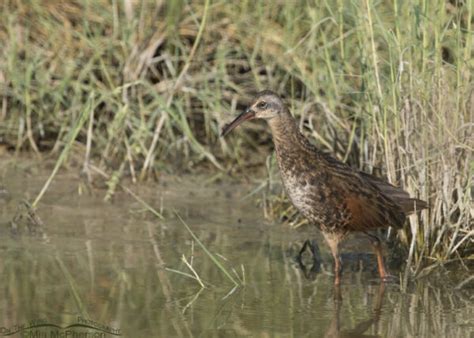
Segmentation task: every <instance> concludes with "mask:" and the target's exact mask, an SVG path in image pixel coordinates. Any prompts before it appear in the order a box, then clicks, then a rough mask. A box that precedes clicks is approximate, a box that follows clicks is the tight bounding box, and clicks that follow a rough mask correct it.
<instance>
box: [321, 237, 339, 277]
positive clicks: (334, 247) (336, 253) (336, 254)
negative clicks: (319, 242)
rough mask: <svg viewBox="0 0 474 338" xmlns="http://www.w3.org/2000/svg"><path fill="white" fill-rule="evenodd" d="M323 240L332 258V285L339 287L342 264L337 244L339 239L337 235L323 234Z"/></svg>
mask: <svg viewBox="0 0 474 338" xmlns="http://www.w3.org/2000/svg"><path fill="white" fill-rule="evenodd" d="M323 235H324V238H325V239H326V242H327V243H328V245H329V248H330V249H331V253H332V256H333V257H334V285H337V286H339V285H340V284H341V275H342V262H341V256H340V254H339V243H340V241H341V237H340V236H338V235H337V234H333V233H327V232H323Z"/></svg>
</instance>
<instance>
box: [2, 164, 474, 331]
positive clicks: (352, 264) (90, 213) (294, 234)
mask: <svg viewBox="0 0 474 338" xmlns="http://www.w3.org/2000/svg"><path fill="white" fill-rule="evenodd" d="M47 174H48V172H46V171H38V170H37V169H34V167H28V166H22V167H14V168H9V169H3V170H2V171H1V172H0V185H3V190H4V191H7V192H8V194H7V193H2V194H0V225H1V227H2V229H1V231H0V234H1V236H2V241H1V242H0V255H1V257H2V258H1V261H0V269H1V281H2V283H1V284H0V292H1V293H0V294H1V295H2V297H0V314H1V316H0V336H1V335H7V334H9V333H11V332H15V329H16V331H18V332H19V333H17V334H15V335H12V336H13V337H16V336H18V337H20V336H24V337H33V336H35V334H36V337H43V336H42V334H44V337H50V334H51V332H65V330H75V332H89V333H90V334H91V335H90V337H92V336H93V335H92V334H96V336H97V337H99V336H100V335H97V334H101V333H102V332H104V331H100V330H95V329H89V331H85V329H84V328H83V327H75V328H69V329H67V328H66V329H58V328H54V327H52V326H51V325H49V324H54V325H59V326H61V327H65V326H67V325H70V324H74V323H77V322H80V321H81V320H82V323H85V322H86V321H85V320H86V319H87V318H88V320H89V322H87V323H88V324H90V325H92V326H95V327H101V328H102V329H104V325H107V326H109V328H106V330H108V332H111V333H107V334H104V335H103V336H105V337H114V336H115V335H114V334H121V336H122V337H181V336H184V337H194V336H202V337H221V336H226V337H227V336H244V337H377V336H380V337H471V338H472V337H473V336H474V319H473V318H474V296H473V290H474V285H473V282H472V280H471V282H468V283H466V284H465V285H462V287H460V283H461V282H462V281H463V280H465V279H466V277H468V276H469V274H468V272H466V271H464V270H462V269H458V270H455V271H448V270H442V271H440V272H438V273H436V274H433V275H432V276H430V277H429V278H425V279H424V280H420V281H416V282H414V283H412V285H411V286H410V287H409V288H408V291H407V292H406V293H402V292H400V289H399V287H398V286H397V285H395V284H389V285H387V286H385V287H383V286H381V285H380V284H379V283H378V281H377V278H376V277H377V275H376V272H375V271H374V269H373V267H372V266H373V264H372V263H374V260H373V257H372V255H371V254H370V250H368V245H367V243H366V242H364V241H363V240H360V239H357V238H356V239H354V240H352V241H350V243H348V244H347V245H346V250H349V251H351V252H354V254H350V255H346V256H345V262H344V264H345V266H346V268H345V271H344V278H343V285H342V288H341V293H342V296H343V301H342V303H338V302H335V301H334V300H333V293H334V290H333V286H332V276H331V275H330V273H329V272H327V271H328V270H329V269H330V266H331V260H330V256H329V254H328V252H327V249H326V247H325V246H324V245H323V244H322V241H321V240H320V236H319V234H318V233H317V232H311V233H310V234H309V233H308V232H305V231H295V230H291V229H288V228H287V227H286V226H282V225H278V224H272V223H269V222H268V221H266V220H264V219H263V217H262V212H261V209H260V208H258V207H257V206H256V202H255V200H253V199H251V198H249V199H244V200H243V199H242V197H243V196H245V195H246V194H248V193H249V191H251V189H252V188H253V187H254V186H252V185H248V186H245V185H236V184H231V183H226V184H206V183H204V182H205V179H196V178H194V179H191V178H185V179H179V178H164V179H163V180H162V183H160V184H155V183H153V184H150V185H149V187H143V186H142V187H133V189H134V191H135V192H136V193H137V194H138V195H139V196H140V197H141V198H143V199H144V200H145V201H147V202H148V203H149V204H150V205H152V206H154V207H155V208H157V209H160V208H161V209H162V210H164V212H165V216H166V217H165V219H164V220H160V219H158V218H156V217H155V216H153V215H151V214H150V213H149V212H147V211H146V210H145V209H144V207H143V206H142V205H140V204H139V203H138V202H137V201H136V200H134V199H133V198H131V197H130V196H129V195H127V194H126V193H123V192H120V193H118V194H116V195H115V197H114V198H113V200H112V202H109V203H105V202H104V201H103V198H104V196H105V191H104V190H94V189H93V190H90V191H89V190H87V189H85V188H84V186H83V185H82V184H81V183H80V182H81V181H80V180H78V178H77V175H75V174H61V175H59V176H58V177H57V178H56V179H55V180H54V182H53V184H52V186H51V187H50V189H49V190H48V192H47V193H46V195H45V197H44V199H43V200H42V201H41V203H40V205H39V207H38V215H39V216H40V218H41V219H42V221H43V223H44V225H43V227H42V229H43V231H44V233H41V232H37V233H36V234H31V233H30V232H29V231H28V229H27V228H25V227H20V228H19V229H18V231H17V233H15V234H12V233H11V231H10V230H9V221H10V220H11V219H12V218H13V216H14V215H15V213H16V212H17V208H18V205H19V201H21V200H22V199H24V198H26V199H28V200H30V201H31V200H33V199H34V197H35V196H36V194H37V193H38V192H39V190H40V188H41V186H42V184H43V183H44V181H45V180H46V178H47ZM163 182H164V183H163ZM80 191H82V194H79V192H80ZM172 210H176V211H177V212H178V213H179V214H180V215H181V216H182V217H183V219H184V220H185V221H186V223H187V224H189V226H190V227H191V229H192V231H193V232H194V234H195V235H196V236H197V237H198V238H199V239H200V240H201V241H202V243H203V244H204V245H205V246H206V247H207V248H208V250H210V251H211V252H212V253H213V254H214V255H216V256H217V258H218V260H219V261H220V262H221V263H222V264H223V266H224V267H225V268H226V269H227V270H228V271H229V272H230V274H231V276H232V278H233V279H235V280H239V279H240V280H242V282H244V286H239V287H235V286H234V284H233V283H232V282H231V281H230V280H229V278H228V277H226V275H225V274H224V273H223V272H222V271H221V270H219V268H218V267H217V266H216V264H215V263H214V262H213V261H212V260H211V258H210V257H209V256H208V255H207V254H206V253H205V252H204V251H203V250H202V248H201V247H199V245H198V244H197V243H196V241H195V240H193V238H192V236H191V234H190V233H189V232H188V231H187V230H186V228H185V227H184V225H183V224H182V223H181V222H180V221H179V220H178V219H177V218H176V216H175V215H174V214H173V212H172ZM308 236H311V237H313V238H316V240H317V241H318V243H320V244H321V245H320V249H321V254H322V259H323V269H322V271H321V272H320V273H319V274H316V275H312V276H311V278H308V276H307V275H308V274H305V273H304V272H303V271H302V270H301V269H300V267H299V266H298V264H297V263H296V261H295V259H294V257H295V256H296V254H297V251H298V249H299V247H300V246H301V244H302V243H303V241H304V239H305V238H306V237H308ZM183 256H184V257H186V260H187V262H188V263H189V264H190V265H191V266H192V269H193V270H194V271H195V273H196V275H198V276H199V278H200V279H201V280H202V281H203V283H204V285H205V286H206V287H205V288H201V286H200V284H199V282H198V281H197V280H196V279H193V278H191V277H190V276H192V275H193V274H194V272H193V271H192V270H191V269H190V268H189V267H188V266H187V265H186V263H185V262H184V261H183V260H182V257H183ZM180 272H182V273H184V274H182V273H180ZM392 273H394V274H398V271H392ZM185 274H187V275H185ZM78 317H81V318H83V319H78ZM32 321H39V322H41V323H43V324H45V325H46V326H43V327H40V328H30V329H26V328H24V327H21V325H29V324H30V323H31V322H32ZM18 325H20V326H18ZM15 326H17V327H15ZM54 330H56V331H54ZM58 330H59V331H58ZM61 330H62V331H61Z"/></svg>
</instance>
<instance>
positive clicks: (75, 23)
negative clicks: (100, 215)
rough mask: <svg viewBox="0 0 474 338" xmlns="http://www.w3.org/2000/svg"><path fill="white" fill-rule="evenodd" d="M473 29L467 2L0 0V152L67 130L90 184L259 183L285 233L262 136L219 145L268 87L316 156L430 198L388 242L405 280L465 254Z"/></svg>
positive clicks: (285, 208)
mask: <svg viewBox="0 0 474 338" xmlns="http://www.w3.org/2000/svg"><path fill="white" fill-rule="evenodd" d="M473 30H474V27H473V2H472V1H469V0H468V1H461V0H459V1H455V0H451V1H446V0H435V1H428V0H414V1H398V0H393V1H383V0H382V1H373V0H364V1H353V0H337V1H315V2H314V3H313V2H310V1H271V2H270V1H234V2H228V1H215V0H213V1H211V0H204V1H184V0H176V1H159V0H156V1H152V0H150V1H147V0H142V1H140V0H96V1H88V0H76V1H69V0H67V1H66V0H64V1H56V0H4V1H2V3H1V4H0V43H1V46H2V48H1V51H0V53H1V57H0V144H1V148H0V150H1V151H2V152H9V153H14V154H15V155H19V154H23V153H26V154H28V156H33V157H36V158H38V160H41V159H44V158H48V157H53V158H56V157H57V156H58V154H59V152H60V151H61V150H63V148H64V146H65V144H67V141H66V140H67V138H68V135H69V136H70V135H72V134H71V133H70V131H71V130H72V129H73V130H76V132H77V137H75V142H74V143H73V144H72V147H71V149H68V155H69V157H68V159H69V161H68V162H67V163H69V164H71V165H80V166H83V167H84V169H85V172H86V173H89V171H88V170H87V168H88V166H90V165H94V166H95V167H97V168H100V170H102V171H103V172H106V173H109V174H110V175H111V176H110V177H112V178H111V179H110V180H112V179H114V180H119V179H120V178H122V177H131V178H132V180H133V181H134V182H137V181H144V180H146V179H151V178H156V177H157V176H158V175H159V174H160V173H161V172H171V173H176V172H179V173H189V172H195V171H205V172H207V173H209V174H212V175H216V174H217V175H221V177H227V174H231V175H234V176H239V177H242V176H244V177H247V176H248V175H250V174H252V175H253V174H255V175H256V176H255V177H256V180H257V181H258V182H260V185H259V187H260V190H258V189H257V190H256V191H258V192H260V191H261V192H263V195H260V194H259V195H260V196H264V198H263V201H262V205H263V209H264V212H265V214H266V215H267V216H269V217H274V218H279V219H283V218H287V219H290V220H293V221H294V223H299V222H298V220H295V219H294V217H295V216H294V215H295V213H294V210H293V209H291V208H290V209H289V205H288V204H287V202H286V200H284V199H283V198H282V195H281V194H280V193H278V190H277V192H275V191H274V190H273V189H272V187H273V186H274V180H275V179H276V175H277V173H276V170H275V165H274V158H273V157H272V155H270V154H271V151H270V150H271V149H272V143H271V135H270V133H269V132H268V131H266V128H265V125H264V124H263V123H258V122H255V123H249V124H248V125H246V126H245V127H243V128H239V130H238V131H237V132H236V133H233V135H231V136H230V137H229V138H226V139H222V138H219V131H220V129H221V128H222V126H223V125H224V124H225V123H226V122H228V121H229V120H230V119H231V118H232V117H233V116H234V115H235V114H236V113H237V112H238V111H240V110H241V109H243V108H244V107H245V105H246V104H247V103H248V102H249V100H250V99H251V97H252V95H253V94H254V93H256V92H257V91H259V90H262V89H267V88H268V89H272V90H274V91H277V92H278V93H280V94H282V95H283V96H284V97H285V99H286V100H287V102H288V104H289V106H290V109H291V111H292V113H293V114H294V115H295V116H297V117H298V118H299V119H300V120H299V121H300V127H301V130H302V131H303V132H304V133H305V134H306V135H307V136H308V137H309V138H310V139H311V140H312V141H314V142H315V143H316V144H317V145H318V146H319V147H320V148H322V149H324V150H326V151H328V152H330V153H332V154H334V155H335V156H336V157H338V158H339V159H341V160H344V161H346V162H348V163H349V164H350V165H352V166H353V167H355V168H359V169H361V170H364V171H367V172H370V173H375V174H377V175H379V176H382V177H385V178H386V179H388V180H389V181H390V182H392V183H394V184H397V185H401V186H403V187H404V188H405V189H406V190H407V191H409V192H410V194H412V195H413V196H417V197H419V198H422V199H425V200H428V201H429V203H430V206H431V208H430V210H429V211H425V212H423V213H422V215H421V217H419V218H417V217H414V218H411V219H410V222H409V224H408V225H407V227H406V230H405V231H403V232H402V233H401V234H400V235H401V238H402V240H403V241H404V242H405V243H406V247H407V248H409V259H408V263H409V265H412V266H413V270H414V271H418V269H419V268H420V266H422V265H426V264H422V263H423V262H429V263H433V262H436V263H435V264H438V262H446V261H449V260H456V259H458V258H459V257H465V258H467V261H469V260H470V261H472V259H473V258H474V252H473V242H474V229H473V226H472V217H473V210H472V198H473V188H472V181H473V169H474V162H473V159H472V150H473V147H474V137H473V112H474V84H473V75H472V70H473V68H474V57H473V40H474V34H473ZM259 168H260V169H259ZM262 169H267V170H266V171H263V170H262ZM109 183H110V182H109ZM257 185H258V183H256V186H257ZM110 186H114V185H113V184H109V187H110ZM421 257H424V258H427V259H426V260H422V259H420V258H421Z"/></svg>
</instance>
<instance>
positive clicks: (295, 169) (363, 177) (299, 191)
mask: <svg viewBox="0 0 474 338" xmlns="http://www.w3.org/2000/svg"><path fill="white" fill-rule="evenodd" d="M251 119H264V120H266V121H267V123H268V125H269V126H270V129H271V131H272V136H273V142H274V144H275V150H276V155H277V160H278V166H279V168H280V173H281V177H282V181H283V185H284V187H285V190H286V193H287V194H288V196H289V197H290V199H291V202H292V203H293V205H294V206H295V207H296V208H297V209H298V210H299V211H300V212H301V213H302V214H303V216H305V217H306V218H307V219H308V220H309V221H310V222H311V223H313V224H314V225H316V226H318V227H319V229H320V230H321V232H322V234H323V235H324V238H325V240H326V242H327V243H328V245H329V248H330V249H331V253H332V255H333V257H334V261H335V264H334V271H335V278H334V284H336V285H339V284H340V282H341V272H342V263H341V260H340V254H339V251H340V250H339V246H340V243H341V241H342V240H343V239H344V237H345V236H346V235H347V234H348V233H350V232H354V231H360V232H362V233H365V234H366V235H367V236H368V237H369V238H370V241H371V244H372V246H373V248H374V251H375V254H376V256H377V265H378V272H379V275H380V278H381V279H382V281H385V280H386V279H387V278H388V274H387V270H386V269H385V265H384V262H383V255H382V245H381V243H380V240H379V239H378V237H377V236H375V235H373V234H370V233H369V231H371V230H374V229H376V228H386V227H389V226H391V227H394V228H401V227H402V226H403V223H404V221H405V217H406V215H407V214H409V213H411V212H413V211H415V210H421V209H424V208H426V207H427V204H426V202H424V201H422V200H419V199H416V198H410V196H409V195H408V193H407V192H405V191H403V190H402V189H401V188H399V187H396V186H393V185H392V184H390V183H388V182H385V181H384V180H382V179H379V178H377V177H375V176H372V175H370V174H366V173H364V172H361V171H358V170H355V169H353V168H351V167H350V166H349V165H347V164H345V163H343V162H341V161H339V160H337V159H335V158H333V157H331V156H329V155H327V154H325V153H323V152H321V151H320V150H319V149H317V148H316V147H315V146H313V145H312V144H311V143H310V142H309V141H308V140H307V139H306V138H305V137H304V136H303V135H302V134H301V133H300V131H299V130H298V127H297V124H296V121H295V119H294V118H293V117H292V116H291V114H290V112H289V110H288V108H287V107H286V105H285V104H284V103H283V101H282V100H281V99H280V97H279V96H278V95H277V94H276V93H274V92H272V91H269V90H265V91H262V92H260V93H258V94H257V96H256V98H255V99H254V100H253V101H252V103H251V104H250V105H249V107H248V108H247V109H246V110H245V111H244V112H243V113H241V114H240V115H239V116H237V118H235V120H233V121H232V122H231V123H229V124H228V125H226V126H225V127H224V129H223V130H222V134H221V135H222V136H225V135H227V134H228V133H229V132H230V131H231V130H232V129H234V128H235V127H237V126H238V125H240V124H241V123H242V122H244V121H247V120H251Z"/></svg>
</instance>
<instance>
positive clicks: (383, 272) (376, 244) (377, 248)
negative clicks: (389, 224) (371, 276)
mask: <svg viewBox="0 0 474 338" xmlns="http://www.w3.org/2000/svg"><path fill="white" fill-rule="evenodd" d="M367 236H369V238H370V243H371V244H372V247H373V248H374V252H375V255H376V256H377V267H378V270H379V276H380V279H381V280H382V281H386V280H387V279H388V277H389V275H388V273H387V269H385V264H384V261H383V252H382V243H381V242H380V239H379V238H378V237H377V236H375V235H372V234H367Z"/></svg>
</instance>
